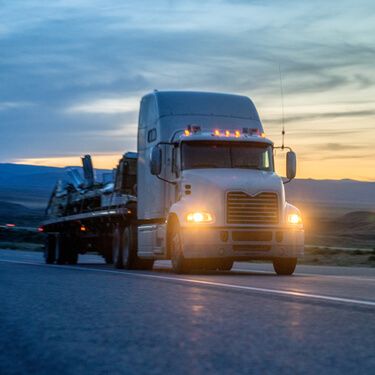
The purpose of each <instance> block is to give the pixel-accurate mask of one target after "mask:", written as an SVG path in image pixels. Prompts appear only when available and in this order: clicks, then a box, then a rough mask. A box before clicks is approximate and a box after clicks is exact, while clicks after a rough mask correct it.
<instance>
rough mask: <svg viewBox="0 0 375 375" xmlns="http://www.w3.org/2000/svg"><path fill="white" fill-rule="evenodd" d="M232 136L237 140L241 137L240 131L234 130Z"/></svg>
mask: <svg viewBox="0 0 375 375" xmlns="http://www.w3.org/2000/svg"><path fill="white" fill-rule="evenodd" d="M234 136H235V137H236V138H239V137H240V136H241V133H240V131H239V130H236V131H235V132H234Z"/></svg>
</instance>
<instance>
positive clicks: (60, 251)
mask: <svg viewBox="0 0 375 375" xmlns="http://www.w3.org/2000/svg"><path fill="white" fill-rule="evenodd" d="M66 245H67V241H66V236H65V235H64V234H63V233H60V234H58V235H57V236H56V247H55V249H56V250H55V253H56V264H65V263H66V262H67V261H68V259H67V258H68V257H67V246H66Z"/></svg>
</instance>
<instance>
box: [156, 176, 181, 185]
mask: <svg viewBox="0 0 375 375" xmlns="http://www.w3.org/2000/svg"><path fill="white" fill-rule="evenodd" d="M155 177H157V178H158V179H159V180H162V181H164V182H168V184H172V185H177V182H176V181H169V180H166V179H165V178H163V177H160V176H159V175H158V174H156V175H155Z"/></svg>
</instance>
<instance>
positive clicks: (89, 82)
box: [0, 0, 375, 181]
mask: <svg viewBox="0 0 375 375" xmlns="http://www.w3.org/2000/svg"><path fill="white" fill-rule="evenodd" d="M0 20H1V22H0V129H1V133H0V162H17V163H28V164H39V165H57V166H65V165H77V164H79V163H80V160H79V157H80V156H81V155H82V154H84V153H91V154H92V155H93V156H94V164H95V165H96V166H97V167H108V168H112V167H113V166H114V165H115V164H116V162H117V160H118V159H119V157H120V156H121V154H122V153H123V152H125V151H128V150H129V151H130V150H132V151H134V150H135V149H136V129H137V114H138V106H139V100H140V98H141V97H142V96H143V95H144V94H146V93H148V92H150V91H152V90H153V89H158V90H169V89H176V90H203V91H219V92H230V93H238V94H244V95H248V96H250V97H251V98H252V100H253V101H254V103H255V105H256V106H257V108H258V111H259V114H260V117H261V119H262V121H263V124H264V127H265V130H266V134H267V136H268V137H269V138H271V139H273V140H274V141H275V143H276V144H280V143H281V136H280V133H281V112H282V111H281V97H280V80H279V66H280V67H281V72H282V79H283V86H284V94H285V95H284V111H285V123H286V131H287V135H286V143H287V144H288V145H289V146H291V147H292V148H293V149H294V150H295V151H296V152H297V156H298V162H299V164H298V175H297V177H299V178H310V177H311V178H316V179H322V178H329V179H342V178H352V179H358V180H368V181H375V2H373V1H370V0H369V1H340V2H337V1H311V2H302V1H277V0H273V1H267V0H266V1H260V0H257V1H250V0H248V1H240V0H237V1H236V0H232V1H231V0H227V1H162V0H160V1H131V0H128V1H125V0H122V1H114V0H106V1H95V0H87V1H85V0H74V1H73V0H61V1H34V0H25V1H20V0H14V1H11V0H3V1H2V0H0Z"/></svg>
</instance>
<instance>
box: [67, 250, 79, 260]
mask: <svg viewBox="0 0 375 375" xmlns="http://www.w3.org/2000/svg"><path fill="white" fill-rule="evenodd" d="M67 263H68V264H77V263H78V253H77V251H76V250H74V249H69V254H68V257H67Z"/></svg>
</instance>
